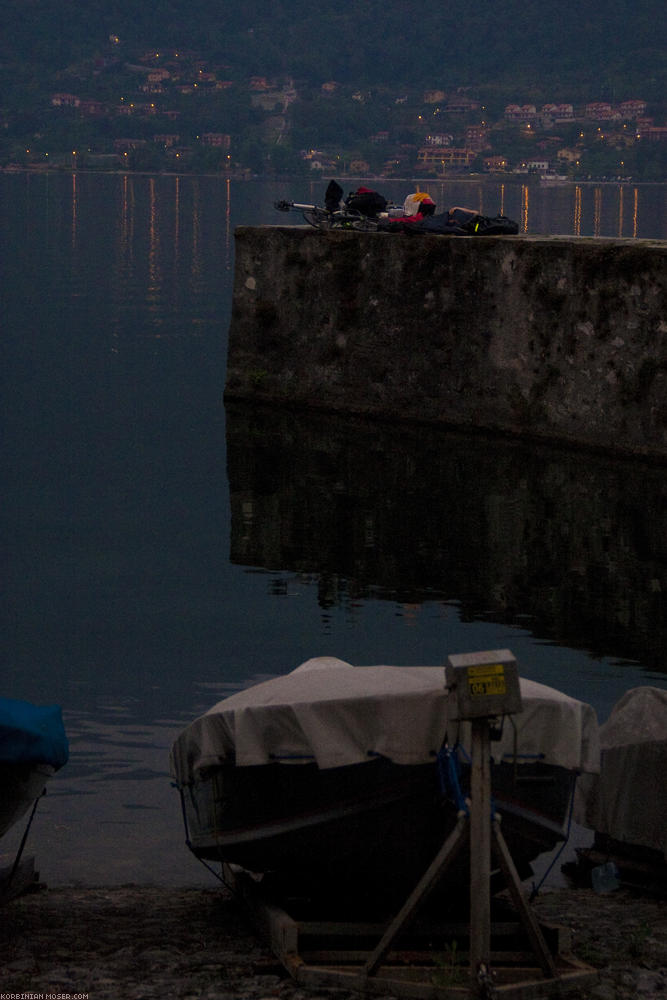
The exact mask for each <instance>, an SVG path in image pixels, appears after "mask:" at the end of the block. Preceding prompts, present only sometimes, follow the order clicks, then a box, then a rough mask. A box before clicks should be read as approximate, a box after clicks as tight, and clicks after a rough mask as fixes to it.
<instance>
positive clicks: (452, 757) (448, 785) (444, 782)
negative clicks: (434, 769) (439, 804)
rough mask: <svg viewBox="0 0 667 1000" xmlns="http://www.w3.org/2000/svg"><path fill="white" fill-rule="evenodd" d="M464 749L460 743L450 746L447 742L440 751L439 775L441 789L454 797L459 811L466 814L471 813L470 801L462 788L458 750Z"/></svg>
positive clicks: (450, 796) (448, 795)
mask: <svg viewBox="0 0 667 1000" xmlns="http://www.w3.org/2000/svg"><path fill="white" fill-rule="evenodd" d="M459 750H462V751H463V752H464V753H465V751H464V750H463V747H461V745H460V744H459V743H456V744H455V745H454V746H453V747H450V746H449V744H448V743H445V745H444V746H443V747H441V749H440V750H439V751H438V756H437V758H436V759H437V762H438V776H439V778H440V791H441V792H442V795H443V797H444V798H446V799H452V800H453V801H454V804H455V805H456V808H457V810H458V812H464V813H465V814H466V816H468V815H469V814H470V809H469V806H468V802H467V801H466V798H465V796H464V794H463V792H462V790H461V777H460V774H459V761H458V751H459Z"/></svg>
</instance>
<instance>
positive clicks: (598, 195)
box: [593, 187, 602, 236]
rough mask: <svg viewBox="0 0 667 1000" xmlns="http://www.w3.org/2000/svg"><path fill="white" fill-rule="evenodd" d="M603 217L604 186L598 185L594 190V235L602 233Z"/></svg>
mask: <svg viewBox="0 0 667 1000" xmlns="http://www.w3.org/2000/svg"><path fill="white" fill-rule="evenodd" d="M601 219H602V188H599V187H596V189H595V191H594V192H593V236H599V235H600V222H601Z"/></svg>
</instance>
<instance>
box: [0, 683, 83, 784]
mask: <svg viewBox="0 0 667 1000" xmlns="http://www.w3.org/2000/svg"><path fill="white" fill-rule="evenodd" d="M68 757H69V746H68V743H67V736H66V735H65V727H64V726H63V719H62V712H61V710H60V707H59V706H58V705H33V704H31V703H30V702H29V701H15V700H14V699H13V698H0V763H5V764H6V763H14V764H16V763H25V764H50V765H51V767H54V768H56V770H57V769H58V768H59V767H62V766H63V764H65V763H66V762H67V759H68Z"/></svg>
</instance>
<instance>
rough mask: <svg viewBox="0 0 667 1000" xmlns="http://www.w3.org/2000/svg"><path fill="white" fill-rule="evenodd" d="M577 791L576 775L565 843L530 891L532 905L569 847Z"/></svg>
mask: <svg viewBox="0 0 667 1000" xmlns="http://www.w3.org/2000/svg"><path fill="white" fill-rule="evenodd" d="M576 790H577V776H576V775H575V776H574V777H573V779H572V791H571V793H570V808H569V811H568V817H567V830H566V831H565V840H564V841H563V843H562V844H561V845H560V847H559V848H558V851H557V852H556V854H555V855H554V857H553V858H552V860H551V864H550V865H549V867H548V868H547V870H546V871H545V873H544V875H543V876H542V878H541V879H540V881H539V882H538V883H537V885H535V883H534V882H533V888H532V889H531V891H530V897H529V900H530V902H531V903H532V901H533V900H534V899H535V898H536V897H537V894H538V893H539V891H540V889H541V888H542V886H543V885H544V882H545V880H546V878H547V876H548V875H549V873H550V872H551V869H552V868H553V866H554V865H555V864H556V862H557V861H558V859H559V858H560V856H561V854H562V853H563V851H564V850H565V848H566V847H567V842H568V840H569V839H570V832H571V830H572V814H573V812H574V795H575V792H576Z"/></svg>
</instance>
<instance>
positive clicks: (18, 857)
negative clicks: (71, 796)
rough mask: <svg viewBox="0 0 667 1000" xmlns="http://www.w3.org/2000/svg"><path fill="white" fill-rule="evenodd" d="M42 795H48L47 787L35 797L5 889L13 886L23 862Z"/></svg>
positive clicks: (4, 883) (4, 885) (3, 887)
mask: <svg viewBox="0 0 667 1000" xmlns="http://www.w3.org/2000/svg"><path fill="white" fill-rule="evenodd" d="M42 795H46V788H45V789H44V790H43V791H42V793H41V794H40V795H39V796H38V797H37V798H36V799H35V802H34V804H33V807H32V812H31V813H30V819H29V820H28V823H27V825H26V828H25V830H24V831H23V836H22V837H21V843H20V844H19V849H18V851H17V852H16V857H15V858H14V864H13V865H12V870H11V871H10V873H9V875H8V876H7V878H6V879H5V881H4V882H3V884H2V889H3V890H4V891H6V890H7V889H9V888H10V887H11V884H12V881H13V879H14V876H15V875H16V873H17V871H18V868H19V864H20V863H21V857H22V855H23V849H24V847H25V845H26V841H27V839H28V834H29V833H30V827H31V826H32V821H33V819H34V818H35V813H36V812H37V805H38V803H39V800H40V799H41V797H42Z"/></svg>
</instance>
